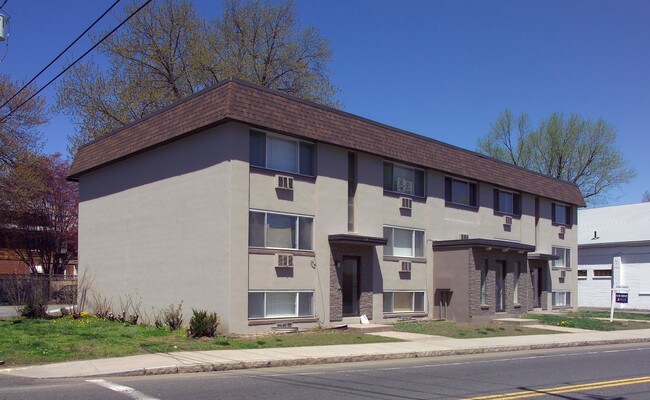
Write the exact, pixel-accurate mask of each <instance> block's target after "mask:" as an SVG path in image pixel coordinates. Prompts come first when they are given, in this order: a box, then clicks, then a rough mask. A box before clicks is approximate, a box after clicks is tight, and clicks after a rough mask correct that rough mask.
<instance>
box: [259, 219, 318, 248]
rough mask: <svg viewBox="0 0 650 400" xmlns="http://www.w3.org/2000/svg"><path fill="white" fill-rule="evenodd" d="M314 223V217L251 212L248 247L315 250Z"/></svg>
mask: <svg viewBox="0 0 650 400" xmlns="http://www.w3.org/2000/svg"><path fill="white" fill-rule="evenodd" d="M313 221H314V219H313V218H312V217H305V216H300V215H292V214H280V213H273V212H266V211H256V210H250V212H249V223H248V245H249V246H251V247H269V248H275V249H295V250H313V248H314V245H313V224H314V222H313Z"/></svg>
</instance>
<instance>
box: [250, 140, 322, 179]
mask: <svg viewBox="0 0 650 400" xmlns="http://www.w3.org/2000/svg"><path fill="white" fill-rule="evenodd" d="M314 153H315V152H314V144H313V143H309V142H304V141H302V140H298V139H293V138H290V137H288V136H280V135H273V134H267V133H264V132H258V131H251V144H250V164H251V165H254V166H256V167H262V168H268V169H272V170H276V171H283V172H290V173H294V174H301V175H309V176H314V158H315V157H314Z"/></svg>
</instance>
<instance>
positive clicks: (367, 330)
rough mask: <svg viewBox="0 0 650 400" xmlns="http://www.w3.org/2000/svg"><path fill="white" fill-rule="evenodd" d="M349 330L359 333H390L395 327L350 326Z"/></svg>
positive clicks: (374, 325)
mask: <svg viewBox="0 0 650 400" xmlns="http://www.w3.org/2000/svg"><path fill="white" fill-rule="evenodd" d="M348 330H350V331H352V332H359V333H374V332H388V331H392V330H393V326H392V325H382V324H348Z"/></svg>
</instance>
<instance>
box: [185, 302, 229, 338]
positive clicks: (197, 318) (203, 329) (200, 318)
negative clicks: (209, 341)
mask: <svg viewBox="0 0 650 400" xmlns="http://www.w3.org/2000/svg"><path fill="white" fill-rule="evenodd" d="M220 322H221V318H219V316H218V315H217V314H216V313H214V312H212V313H209V314H208V312H207V311H206V310H195V309H192V319H191V320H190V329H189V331H188V332H187V334H188V335H189V336H191V337H195V338H198V337H204V336H206V337H214V335H215V333H217V326H219V323H220Z"/></svg>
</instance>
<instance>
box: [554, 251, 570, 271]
mask: <svg viewBox="0 0 650 400" xmlns="http://www.w3.org/2000/svg"><path fill="white" fill-rule="evenodd" d="M553 255H554V256H559V257H560V258H559V259H557V260H553V264H552V266H553V268H566V269H571V249H569V248H566V247H556V246H553Z"/></svg>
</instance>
